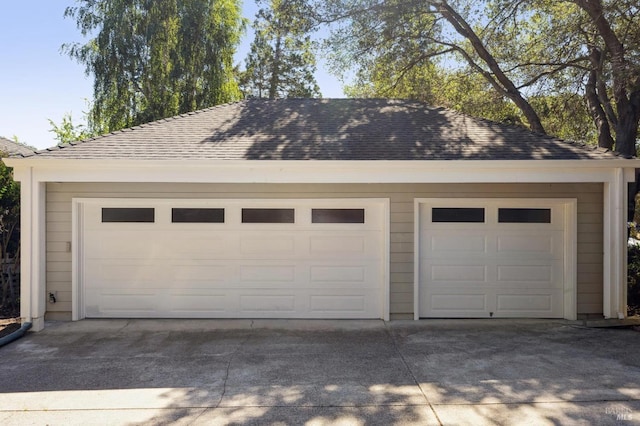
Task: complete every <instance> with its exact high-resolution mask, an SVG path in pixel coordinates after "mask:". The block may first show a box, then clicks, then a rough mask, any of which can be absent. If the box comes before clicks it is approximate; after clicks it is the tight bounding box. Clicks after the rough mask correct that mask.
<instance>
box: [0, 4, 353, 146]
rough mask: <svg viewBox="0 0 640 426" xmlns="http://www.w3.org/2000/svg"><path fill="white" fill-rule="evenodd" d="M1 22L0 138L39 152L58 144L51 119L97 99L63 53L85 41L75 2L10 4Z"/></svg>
mask: <svg viewBox="0 0 640 426" xmlns="http://www.w3.org/2000/svg"><path fill="white" fill-rule="evenodd" d="M2 3H3V4H2V17H3V19H2V23H0V136H4V137H6V138H9V139H13V137H14V136H17V137H18V140H19V141H20V142H23V143H26V144H29V145H31V146H33V147H36V148H38V149H43V148H47V147H50V146H54V145H56V141H55V139H54V137H53V136H54V135H53V133H51V132H50V131H49V130H51V124H50V123H49V119H51V120H53V121H54V122H55V123H60V122H61V121H62V117H63V116H64V115H65V114H66V113H71V114H72V117H73V122H74V123H75V124H80V123H83V121H84V119H83V115H84V114H83V113H84V112H85V111H87V109H88V107H87V102H88V101H90V100H91V94H92V83H93V80H92V78H91V77H87V76H86V75H85V72H84V66H83V65H81V64H78V63H77V62H76V61H75V60H73V59H71V58H69V57H68V56H67V55H65V54H62V53H61V52H60V47H61V46H62V44H64V43H73V42H83V41H84V40H83V38H82V36H81V34H80V31H79V30H78V29H77V28H76V25H75V21H74V20H73V19H70V18H64V16H63V15H64V10H65V8H66V7H67V6H72V5H74V4H75V2H74V0H19V1H11V0H6V1H3V2H2ZM256 10H257V9H256V6H255V4H254V2H253V1H251V0H245V2H244V6H243V13H244V16H245V17H246V18H248V19H249V20H250V21H251V22H252V21H253V20H254V17H255V12H256ZM251 38H252V34H251V33H250V31H248V32H247V35H246V36H245V38H244V40H243V42H242V44H241V46H240V47H239V48H238V53H237V54H236V63H242V64H244V57H245V56H246V54H247V52H248V50H249V44H250V43H251ZM317 59H318V62H319V66H318V72H317V73H316V79H317V81H318V85H319V86H320V90H321V92H322V95H323V96H324V97H325V98H340V97H344V94H343V92H342V85H341V83H340V82H339V80H338V79H337V78H336V77H334V76H332V75H330V74H329V73H328V72H327V71H326V69H325V68H324V66H323V63H322V59H321V58H320V57H318V58H317Z"/></svg>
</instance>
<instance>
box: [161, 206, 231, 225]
mask: <svg viewBox="0 0 640 426" xmlns="http://www.w3.org/2000/svg"><path fill="white" fill-rule="evenodd" d="M171 222H173V223H224V209H194V208H173V209H171Z"/></svg>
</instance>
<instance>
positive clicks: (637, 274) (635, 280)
mask: <svg viewBox="0 0 640 426" xmlns="http://www.w3.org/2000/svg"><path fill="white" fill-rule="evenodd" d="M627 265H628V267H627V268H628V269H627V271H628V274H627V306H628V311H629V312H628V314H629V315H634V314H640V246H639V245H632V246H629V250H628V257H627Z"/></svg>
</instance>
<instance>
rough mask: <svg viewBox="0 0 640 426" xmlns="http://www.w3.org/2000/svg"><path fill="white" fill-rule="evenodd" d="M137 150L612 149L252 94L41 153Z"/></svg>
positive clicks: (442, 117)
mask: <svg viewBox="0 0 640 426" xmlns="http://www.w3.org/2000/svg"><path fill="white" fill-rule="evenodd" d="M36 155H37V156H38V157H41V158H67V159H139V160H175V159H184V160H189V159H200V160H206V159H210V160H531V159H537V160H545V159H547V160H562V159H564V160H566V159H571V160H580V159H611V158H613V155H612V154H611V153H606V152H602V151H599V150H593V149H590V148H587V147H584V146H582V145H579V144H573V143H569V142H565V141H563V140H560V139H556V138H552V137H548V136H544V135H540V134H536V133H532V132H529V131H527V130H525V129H522V128H519V127H515V126H508V125H503V124H498V123H494V122H490V121H487V120H481V119H476V118H471V117H469V116H466V115H463V114H460V113H457V112H454V111H451V110H447V109H443V108H432V107H429V106H427V105H425V104H423V103H419V102H414V101H402V100H382V99H291V100H275V101H267V100H246V101H242V102H237V103H231V104H225V105H219V106H216V107H212V108H208V109H205V110H201V111H196V112H193V113H189V114H184V115H180V116H177V117H172V118H168V119H164V120H159V121H155V122H152V123H149V124H144V125H141V126H138V127H134V128H132V129H126V130H122V131H118V132H114V133H111V134H108V135H105V136H101V137H98V138H94V139H89V140H87V141H84V142H78V143H74V144H71V145H68V146H63V147H55V148H50V149H49V150H44V151H39V152H38V153H36Z"/></svg>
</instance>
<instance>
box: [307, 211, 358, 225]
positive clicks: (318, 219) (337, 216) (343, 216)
mask: <svg viewBox="0 0 640 426" xmlns="http://www.w3.org/2000/svg"><path fill="white" fill-rule="evenodd" d="M311 223H364V209H312V210H311Z"/></svg>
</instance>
